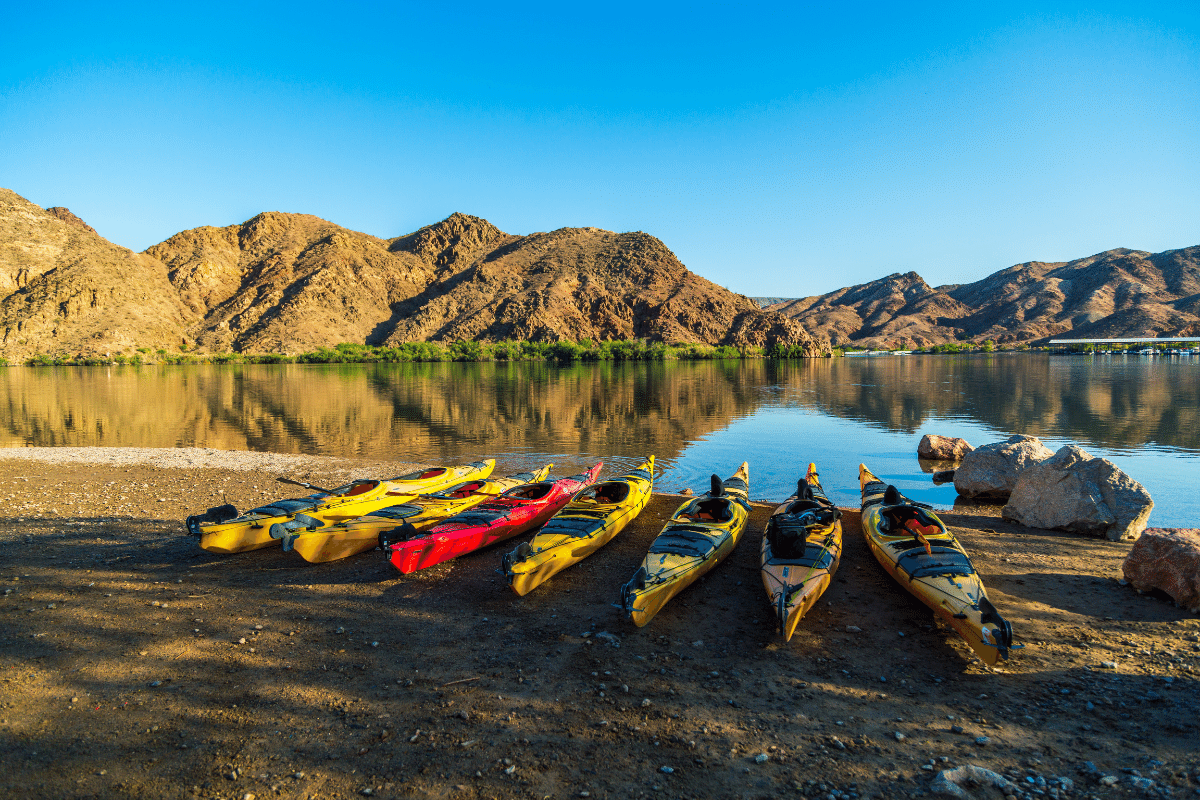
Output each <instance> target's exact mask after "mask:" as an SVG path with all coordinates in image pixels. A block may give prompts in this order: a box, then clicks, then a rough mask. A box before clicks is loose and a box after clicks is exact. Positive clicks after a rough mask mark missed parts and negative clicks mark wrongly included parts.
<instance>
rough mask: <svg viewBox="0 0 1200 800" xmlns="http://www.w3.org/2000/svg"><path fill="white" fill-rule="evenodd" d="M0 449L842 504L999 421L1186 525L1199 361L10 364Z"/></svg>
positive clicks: (991, 430) (919, 488) (913, 490)
mask: <svg viewBox="0 0 1200 800" xmlns="http://www.w3.org/2000/svg"><path fill="white" fill-rule="evenodd" d="M0 403H4V404H5V405H6V406H7V414H5V422H6V424H5V426H4V429H3V434H2V437H0V445H3V446H8V447H20V446H25V445H41V446H63V445H102V446H135V447H175V446H194V447H212V448H218V449H227V450H260V451H274V452H285V453H310V454H322V455H338V456H350V457H363V458H371V459H395V460H400V461H422V462H451V461H453V462H459V461H462V460H469V459H473V458H477V457H480V456H495V457H496V458H497V459H499V461H500V464H499V465H498V470H504V471H512V470H515V469H523V468H526V467H529V466H532V465H534V464H535V463H537V462H540V463H545V461H546V460H552V461H555V462H556V464H557V467H556V470H555V471H556V472H557V473H560V474H566V473H567V472H570V471H576V470H578V469H580V468H582V467H584V466H587V465H590V464H592V463H595V461H597V460H600V459H603V460H605V461H606V462H607V467H608V468H606V470H605V472H606V474H615V473H616V472H618V471H620V470H623V469H625V468H627V467H628V466H630V465H632V464H634V463H636V461H637V460H639V459H640V458H641V457H642V456H644V455H646V454H649V453H654V454H655V455H656V456H657V457H658V463H659V464H660V465H661V466H662V467H663V468H664V469H665V470H666V474H665V476H664V478H663V479H661V480H660V481H659V484H658V485H659V486H660V487H661V488H663V489H666V490H672V489H678V488H682V487H684V486H691V487H693V488H695V489H701V488H702V487H703V486H705V485H706V483H707V478H708V475H709V474H710V473H713V472H716V473H719V474H721V475H726V474H728V473H730V472H732V471H733V469H734V468H736V466H737V464H738V463H740V462H741V461H742V460H749V461H750V465H751V473H750V474H751V495H752V496H754V497H761V498H770V499H781V498H783V497H784V496H786V495H787V494H788V493H789V492H790V491H791V489H792V488H794V486H795V480H796V478H797V477H798V476H799V475H801V474H803V471H804V466H805V465H807V463H808V462H809V461H816V462H817V464H818V467H819V468H820V470H821V473H822V478H823V481H824V483H825V485H826V487H827V488H828V489H830V493H831V494H832V495H833V496H834V498H835V499H836V500H837V502H839V503H840V504H843V505H857V500H858V498H857V488H858V487H857V472H856V467H857V464H858V462H859V461H865V462H866V463H867V464H868V465H869V466H871V468H872V469H873V470H874V471H875V472H876V473H877V474H880V475H881V476H882V477H884V478H885V479H886V480H890V481H893V482H895V483H897V484H898V485H899V486H900V487H901V489H902V490H904V491H906V492H908V493H910V494H911V495H913V496H914V497H917V498H918V499H922V500H925V501H927V502H934V503H936V504H938V505H940V506H948V505H950V504H951V503H953V501H954V492H953V488H952V487H949V486H943V487H933V486H932V484H931V483H930V481H929V478H928V476H927V475H925V474H923V473H922V472H921V469H920V466H919V465H918V464H917V460H916V444H917V440H918V439H919V437H920V435H921V434H924V433H930V432H933V433H942V434H945V435H961V436H964V437H965V438H967V439H968V441H970V442H971V443H972V444H974V445H977V446H978V445H980V444H985V443H987V442H990V441H996V440H998V439H1001V438H1004V437H1006V436H1008V435H1011V434H1013V433H1028V434H1032V435H1036V436H1040V437H1042V438H1043V439H1045V440H1046V441H1047V444H1048V445H1049V446H1050V447H1057V446H1059V445H1061V444H1065V443H1068V442H1070V443H1078V444H1080V445H1082V446H1083V447H1085V448H1087V449H1089V450H1090V451H1091V452H1093V454H1095V455H1102V456H1105V457H1108V458H1112V459H1113V460H1114V461H1116V462H1117V463H1118V465H1120V466H1121V467H1122V468H1123V469H1125V470H1126V471H1127V472H1129V473H1130V474H1131V475H1133V476H1134V477H1135V478H1136V479H1138V480H1140V481H1141V482H1142V483H1144V484H1145V485H1146V486H1147V488H1148V489H1150V491H1151V494H1152V495H1154V497H1155V501H1156V509H1155V512H1154V514H1153V516H1152V518H1151V524H1157V525H1168V524H1179V525H1183V524H1193V525H1194V524H1195V523H1194V520H1195V518H1196V516H1197V514H1200V501H1196V500H1192V499H1191V497H1190V495H1191V492H1190V489H1188V488H1187V487H1185V486H1184V476H1185V475H1187V474H1192V475H1200V470H1198V469H1197V467H1200V461H1198V460H1197V459H1198V458H1200V435H1198V433H1197V431H1198V430H1200V358H1196V357H1173V358H1154V359H1151V358H1145V357H1138V356H1116V357H1114V356H1099V357H1082V356H1048V355H1045V354H995V355H990V356H961V357H959V356H902V357H895V356H880V357H872V358H856V359H818V360H810V361H792V362H775V361H716V362H666V363H629V364H614V363H601V364H574V365H566V366H559V365H555V364H546V363H540V362H539V363H518V364H508V363H483V364H363V365H358V364H347V365H255V366H179V367H58V368H29V367H11V368H8V369H5V370H2V371H0Z"/></svg>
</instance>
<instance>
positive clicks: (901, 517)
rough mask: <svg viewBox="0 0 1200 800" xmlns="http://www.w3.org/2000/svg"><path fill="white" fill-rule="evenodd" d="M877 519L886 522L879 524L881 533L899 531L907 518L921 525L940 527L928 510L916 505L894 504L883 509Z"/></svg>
mask: <svg viewBox="0 0 1200 800" xmlns="http://www.w3.org/2000/svg"><path fill="white" fill-rule="evenodd" d="M879 519H880V521H881V522H884V523H886V527H885V526H884V525H880V530H881V531H882V532H883V533H899V532H901V531H903V530H904V524H905V523H906V522H908V521H909V520H915V521H916V522H917V523H918V524H919V525H921V526H922V527H928V526H933V527H935V528H938V529H939V530H940V529H941V527H942V526H941V525H939V524H938V522H937V520H935V519H934V518H933V517H932V516H931V515H930V514H929V512H928V511H926V510H925V509H923V508H917V507H916V506H895V507H893V508H888V509H885V510H884V511H883V512H882V513H881V514H880V515H879Z"/></svg>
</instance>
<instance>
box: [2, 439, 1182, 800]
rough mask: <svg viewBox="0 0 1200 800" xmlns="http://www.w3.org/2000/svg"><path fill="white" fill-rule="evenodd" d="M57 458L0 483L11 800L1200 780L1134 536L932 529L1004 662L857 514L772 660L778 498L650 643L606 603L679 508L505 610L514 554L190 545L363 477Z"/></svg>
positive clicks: (5, 468) (967, 526)
mask: <svg viewBox="0 0 1200 800" xmlns="http://www.w3.org/2000/svg"><path fill="white" fill-rule="evenodd" d="M82 452H84V453H85V455H86V454H87V452H88V451H82ZM25 455H27V454H25ZM53 455H54V457H55V458H56V459H58V460H56V461H53V462H51V461H47V460H45V459H35V458H24V459H21V460H13V459H9V460H6V461H4V463H3V465H2V469H0V476H2V477H0V502H3V503H4V510H3V512H2V513H3V520H2V524H0V588H2V589H3V591H4V596H3V600H2V602H0V620H3V625H2V626H0V678H2V682H0V700H2V707H0V734H2V735H0V762H2V763H3V764H4V765H5V770H4V771H3V774H0V795H2V796H5V797H35V796H36V797H138V798H176V797H179V798H191V797H204V798H231V797H236V798H244V797H245V796H246V795H247V794H253V795H255V796H256V797H257V798H259V799H260V800H261V798H267V797H286V798H310V797H311V798H327V797H328V798H337V797H343V798H348V797H351V796H363V793H364V792H367V791H369V792H370V793H372V794H373V795H374V796H377V797H398V798H399V797H404V798H407V797H414V798H539V799H540V798H546V797H552V798H565V797H581V796H587V797H593V798H626V797H642V796H647V797H671V798H678V797H688V798H725V797H755V798H757V797H764V798H766V797H796V798H799V797H807V798H815V797H818V796H820V797H829V796H830V795H831V793H834V792H837V793H839V794H838V795H837V796H839V797H847V798H853V797H859V796H861V797H875V796H878V797H897V796H913V795H917V796H919V795H921V794H923V793H925V792H926V787H927V786H928V784H929V781H930V780H931V778H932V777H933V775H934V774H936V771H937V770H940V769H943V768H945V767H947V766H954V765H960V764H968V763H969V764H978V765H981V766H984V767H987V768H988V769H992V770H995V771H997V772H1001V773H1008V774H1010V775H1011V776H1012V777H1014V778H1020V779H1021V780H1023V779H1024V777H1025V776H1026V775H1029V776H1032V777H1033V778H1034V780H1035V783H1033V784H1026V785H1027V786H1028V787H1029V791H1031V792H1032V791H1033V790H1035V789H1038V790H1040V791H1042V792H1044V793H1045V794H1046V796H1051V795H1052V793H1051V788H1054V789H1055V791H1058V792H1059V796H1071V797H1089V796H1098V797H1117V796H1142V795H1144V794H1146V791H1145V790H1142V789H1136V788H1134V785H1133V783H1132V782H1133V781H1134V779H1136V778H1137V777H1139V776H1138V775H1136V774H1133V773H1131V772H1128V771H1126V770H1136V771H1137V772H1138V773H1140V776H1141V777H1143V778H1145V779H1146V780H1151V781H1154V782H1155V789H1152V790H1149V791H1150V792H1151V793H1153V792H1156V791H1158V788H1159V787H1164V786H1165V787H1171V789H1172V791H1173V792H1174V794H1173V796H1175V797H1181V796H1184V795H1190V794H1192V793H1193V792H1195V788H1194V787H1195V786H1196V785H1197V784H1200V776H1197V769H1200V758H1198V756H1197V753H1196V741H1197V711H1198V710H1200V703H1198V693H1197V689H1198V688H1200V687H1198V686H1197V681H1196V675H1195V673H1194V672H1193V669H1194V668H1195V667H1196V666H1198V661H1200V643H1198V639H1200V620H1198V619H1197V618H1196V617H1195V616H1194V615H1190V614H1188V613H1187V612H1184V611H1182V610H1180V609H1178V608H1176V607H1174V606H1173V605H1172V604H1170V603H1169V602H1166V601H1164V600H1162V599H1161V598H1156V597H1151V596H1139V595H1137V594H1136V593H1135V592H1133V590H1131V589H1129V588H1127V587H1122V586H1120V585H1118V583H1117V581H1118V579H1119V578H1120V563H1121V560H1122V559H1123V558H1124V556H1125V553H1126V552H1127V550H1128V545H1122V544H1116V543H1110V542H1105V541H1097V540H1091V539H1084V538H1080V537H1074V536H1069V535H1065V534H1058V533H1052V532H1046V531H1033V530H1029V529H1024V528H1019V527H1017V526H1012V525H1008V524H1006V523H1004V522H1002V521H1001V520H1000V519H999V518H998V517H997V516H995V513H994V510H992V511H989V510H988V509H974V510H972V511H971V514H969V515H968V514H958V513H947V514H945V515H944V518H945V520H946V522H947V523H948V524H949V525H951V526H952V527H953V528H954V530H955V532H956V533H957V534H958V535H959V536H960V537H961V538H962V540H963V542H964V544H965V545H966V546H967V548H968V549H969V551H970V552H971V553H972V554H973V556H974V559H975V563H976V566H977V567H978V568H979V570H980V572H981V573H982V574H983V576H984V578H985V581H986V583H987V586H988V589H989V592H990V595H991V597H992V599H993V601H994V602H995V604H996V605H997V607H998V608H999V609H1000V611H1001V612H1002V613H1003V614H1005V615H1006V616H1007V617H1008V618H1009V620H1010V621H1011V622H1012V624H1013V628H1014V631H1015V633H1016V636H1017V638H1018V640H1019V641H1021V642H1023V643H1025V644H1026V645H1027V647H1026V649H1024V650H1022V651H1020V652H1019V654H1018V655H1017V656H1016V657H1015V658H1014V659H1012V660H1011V661H1009V662H1008V663H1007V664H1005V665H1004V667H1003V668H1002V669H1000V670H996V671H989V670H986V669H984V668H982V667H981V665H979V664H978V663H977V662H975V663H973V662H972V658H971V655H970V652H969V650H968V649H967V648H966V647H965V645H963V644H961V643H960V642H959V641H958V640H957V638H955V637H954V636H953V635H952V634H951V633H950V632H949V631H948V630H946V629H943V628H941V627H939V626H937V625H934V623H933V620H932V617H931V615H930V613H929V612H928V611H927V610H926V609H925V608H924V607H923V606H921V605H920V604H918V603H917V602H916V601H915V600H912V599H911V598H910V597H909V596H908V595H907V594H905V593H904V592H902V591H901V590H900V589H899V588H898V587H897V586H895V585H894V584H893V583H892V582H891V580H890V579H889V578H887V576H886V575H885V574H884V573H883V571H882V570H881V569H880V568H879V567H878V566H877V565H876V564H875V562H874V561H873V559H872V558H871V557H870V554H869V552H868V551H867V549H866V547H865V545H864V544H863V541H862V537H861V535H859V533H858V517H857V513H856V512H849V513H847V515H846V518H845V525H846V531H847V536H846V549H845V555H844V558H843V562H842V569H841V571H840V572H839V574H838V577H837V579H836V581H835V583H834V585H833V587H832V588H831V589H830V591H829V592H828V593H827V594H826V596H825V598H824V599H823V600H822V602H821V604H820V606H819V607H818V610H817V612H816V613H815V614H813V615H812V616H811V617H810V618H808V619H806V620H805V621H803V622H802V623H801V626H800V629H799V631H798V632H797V634H796V636H795V637H794V638H793V640H792V642H791V643H790V644H786V645H785V644H783V643H782V642H781V641H780V640H779V639H778V637H777V636H776V635H775V632H774V630H773V628H772V626H771V624H770V612H769V609H768V608H767V606H766V601H765V594H764V592H763V590H762V586H761V583H760V581H759V578H758V567H757V558H758V541H759V533H758V531H759V530H761V527H760V526H761V523H762V522H763V520H764V519H765V517H766V515H767V514H768V513H769V510H770V509H769V507H768V506H766V505H760V506H758V507H757V509H756V512H755V517H754V519H753V521H752V524H753V525H755V527H754V528H753V529H752V530H751V531H750V533H749V534H748V536H747V538H746V539H745V540H744V541H743V543H742V545H741V547H740V548H739V549H738V550H737V551H736V552H735V553H734V555H733V556H732V557H731V558H730V559H729V561H727V562H726V563H725V564H723V565H721V566H720V567H719V568H718V569H716V570H714V571H713V573H711V574H710V576H709V577H708V578H707V579H705V580H704V581H702V582H701V583H699V584H698V585H696V586H694V587H692V588H691V589H689V590H688V591H687V592H686V593H685V594H683V595H681V596H680V597H679V598H677V599H676V600H675V601H673V602H672V603H671V604H670V605H668V606H667V608H666V609H664V611H663V612H662V613H660V614H659V615H658V617H656V618H655V619H654V620H653V621H652V622H651V624H650V625H649V626H647V627H646V628H643V629H637V628H634V627H633V626H632V625H631V624H630V623H629V622H628V621H627V620H626V619H624V618H622V616H621V614H620V612H619V611H618V610H617V609H615V608H613V607H612V606H611V605H610V604H611V603H612V602H613V601H614V600H615V599H616V597H617V591H618V589H619V587H620V585H621V584H622V583H623V582H624V581H625V580H627V579H628V578H629V576H630V575H631V574H632V573H633V571H634V569H635V568H636V567H637V565H638V563H639V562H640V560H641V557H642V556H643V555H644V553H645V549H646V546H647V544H648V543H649V541H650V539H651V538H653V536H654V534H655V533H656V532H657V531H658V530H659V528H660V527H661V525H662V524H663V521H664V520H665V519H666V517H667V516H668V515H669V514H670V512H671V511H672V510H673V509H674V507H675V505H676V504H677V502H678V500H679V498H677V497H672V496H658V497H656V498H655V500H654V502H653V503H652V505H651V506H650V507H648V508H647V509H646V511H645V512H643V514H642V516H641V517H640V518H639V520H638V521H637V523H636V524H635V526H634V527H632V528H630V529H629V530H627V531H626V532H625V533H623V534H622V535H621V536H620V537H619V538H618V539H617V540H616V541H614V542H613V543H612V544H611V545H609V546H608V547H607V548H605V550H603V551H601V552H600V553H599V554H597V555H595V556H593V557H592V558H590V559H588V560H587V561H585V562H583V563H582V564H580V565H579V566H577V567H574V568H572V569H571V570H568V571H567V572H565V573H563V574H561V575H560V576H558V577H556V578H555V579H554V580H552V581H551V582H549V583H548V584H546V585H544V586H542V587H541V588H539V589H537V590H536V591H535V592H533V593H532V594H530V595H529V596H528V597H525V598H517V597H516V596H515V595H514V594H512V592H511V591H510V590H509V589H508V588H507V587H506V585H505V584H504V582H503V580H502V579H501V578H500V576H499V575H497V574H496V567H497V566H498V564H499V560H500V556H501V553H502V552H503V550H504V549H506V548H507V547H510V546H513V545H515V542H513V543H511V544H509V545H502V546H501V548H493V549H491V550H487V551H484V552H481V553H476V554H474V555H472V556H469V557H466V558H462V559H459V560H457V561H455V562H452V563H450V564H448V565H443V566H441V567H438V568H435V569H432V570H428V571H426V572H424V573H418V574H415V575H412V576H408V577H402V576H400V575H399V574H398V573H396V572H394V571H393V570H392V569H391V568H390V567H389V566H388V565H387V564H385V563H384V562H383V560H382V558H381V557H380V556H379V554H378V553H367V554H364V555H362V556H360V557H357V558H353V559H350V560H347V561H344V562H335V563H331V564H325V565H309V564H306V563H304V562H302V561H300V560H299V558H296V557H293V556H294V554H285V553H282V552H279V551H271V550H267V551H258V552H253V553H245V554H242V555H237V556H224V557H218V556H212V555H209V554H207V553H204V552H202V551H200V550H199V549H197V547H196V543H195V540H193V539H190V538H188V537H187V536H185V535H184V531H183V526H182V524H181V520H182V519H183V517H184V516H186V515H187V514H189V513H194V512H196V511H201V510H203V509H204V508H205V507H207V506H209V505H215V504H216V503H218V502H220V500H221V497H222V492H223V493H224V496H225V497H226V498H227V499H228V500H229V501H230V502H233V503H235V504H236V505H237V506H238V507H239V508H247V507H251V506H252V505H255V504H258V503H260V502H261V501H262V500H264V499H267V498H269V497H277V496H281V495H286V494H288V492H286V491H284V492H280V491H279V489H280V486H279V484H276V483H275V482H274V480H273V479H274V477H275V476H276V475H277V474H279V473H278V472H276V471H273V470H278V469H280V468H286V469H287V470H289V472H288V473H287V474H289V475H291V476H293V477H307V478H308V479H309V480H312V481H313V482H318V483H319V482H320V481H321V480H331V481H336V480H338V479H339V478H344V477H346V476H348V475H350V474H359V473H360V472H362V469H363V468H361V467H360V465H358V464H355V463H350V462H342V461H339V460H336V459H316V460H314V459H308V460H304V459H300V460H298V461H294V462H288V463H287V464H286V465H285V464H282V463H280V462H275V461H271V460H269V459H268V460H265V461H263V462H261V463H258V464H251V463H246V461H253V460H254V457H255V454H246V461H242V460H239V457H238V456H229V455H225V456H222V455H220V454H216V455H214V456H212V458H211V460H203V459H201V460H192V461H187V460H186V458H185V457H184V456H180V454H178V453H174V454H172V453H165V454H164V453H162V452H161V451H160V452H159V455H160V456H162V459H171V458H174V459H180V458H184V462H186V463H182V462H181V463H178V465H173V463H174V462H169V461H164V460H161V459H160V460H159V461H158V462H156V463H148V462H149V461H153V458H150V456H153V455H154V454H153V453H150V454H149V455H148V456H147V458H138V459H128V458H127V459H123V460H121V459H118V460H117V461H105V460H104V459H103V458H99V457H98V454H97V453H96V452H91V453H90V455H91V456H97V457H92V458H85V457H84V456H80V457H78V458H66V457H65V456H66V455H67V451H66V450H65V449H64V450H63V451H61V452H56V453H55V454H53ZM118 455H119V454H118ZM125 455H128V454H125ZM288 458H298V457H288ZM85 460H86V462H87V463H84V461H85ZM235 461H237V463H234V462H235ZM222 465H224V466H222ZM392 466H394V465H372V468H374V469H379V470H381V471H389V469H390V468H391V467H392ZM395 466H397V467H398V468H397V469H396V470H395V471H396V472H399V471H402V469H401V468H399V466H398V465H395ZM502 466H503V465H502ZM240 467H246V468H244V469H243V468H240ZM827 480H829V477H828V476H827ZM848 626H853V627H854V628H857V629H859V630H860V631H861V632H853V633H852V632H848V631H847V627H848ZM600 632H606V633H609V634H612V635H613V636H615V639H614V638H612V637H607V636H605V637H600V636H597V635H596V634H598V633H600ZM1109 664H1115V668H1111V667H1110V666H1107V665H1109ZM897 734H900V736H902V737H903V738H900V737H899V736H897ZM764 755H765V758H764V757H763V756H764ZM931 760H932V761H933V764H932V765H931V766H932V769H926V768H925V766H926V765H930V762H931ZM1085 762H1093V763H1094V765H1095V767H1096V768H1097V769H1098V770H1099V773H1098V774H1096V773H1092V772H1091V771H1090V768H1089V767H1088V766H1087V765H1086V764H1085ZM664 768H666V769H664ZM668 770H670V771H668ZM1102 776H1112V777H1115V778H1116V779H1117V780H1116V783H1115V785H1113V786H1107V785H1105V784H1103V783H1101V782H1100V781H1099V778H1100V777H1102ZM1056 777H1064V778H1068V779H1070V780H1071V781H1072V787H1071V790H1070V791H1069V792H1068V791H1059V787H1062V786H1064V785H1065V784H1062V783H1057V784H1054V783H1053V779H1054V778H1056ZM1038 778H1041V779H1044V781H1045V782H1047V784H1046V786H1045V788H1042V787H1039V785H1038V784H1037V783H1036V780H1037V779H1038ZM1031 796H1035V795H1031Z"/></svg>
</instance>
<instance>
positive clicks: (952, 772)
mask: <svg viewBox="0 0 1200 800" xmlns="http://www.w3.org/2000/svg"><path fill="white" fill-rule="evenodd" d="M964 785H965V786H969V787H975V786H989V787H993V788H996V789H999V790H1000V791H1002V792H1004V794H1005V795H1012V794H1016V793H1017V792H1018V790H1019V788H1020V787H1018V786H1017V785H1016V784H1015V783H1013V782H1011V781H1009V780H1008V779H1007V778H1005V777H1004V776H1003V775H999V774H997V773H995V772H992V771H991V770H990V769H984V768H983V767H977V766H975V765H974V764H965V765H963V766H961V767H955V768H954V769H944V770H942V771H941V772H939V773H938V774H937V776H936V777H934V779H933V781H932V782H931V783H930V784H929V792H930V794H940V795H942V796H944V797H957V798H962V800H970V798H971V795H970V794H969V793H968V792H967V790H966V789H964V788H962V787H963V786H964Z"/></svg>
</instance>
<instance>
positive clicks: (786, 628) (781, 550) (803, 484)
mask: <svg viewBox="0 0 1200 800" xmlns="http://www.w3.org/2000/svg"><path fill="white" fill-rule="evenodd" d="M841 556H842V512H840V511H838V510H837V509H836V508H834V506H833V503H831V502H830V501H829V498H827V497H826V496H825V492H824V491H823V490H822V489H821V478H820V476H819V475H817V465H816V464H809V465H808V473H807V474H806V475H805V476H804V478H803V479H802V480H800V481H798V482H797V486H796V494H794V495H792V496H791V497H789V498H788V499H787V500H785V501H784V502H783V504H782V505H780V506H779V508H777V509H775V512H774V513H773V514H771V518H770V519H769V520H768V521H767V527H766V529H765V530H764V531H763V538H762V579H763V586H764V587H766V590H767V595H768V596H769V597H770V598H771V607H772V608H773V609H774V610H775V614H776V616H777V617H778V621H779V632H780V633H781V634H783V638H784V640H785V641H790V640H791V638H792V634H793V633H795V632H796V625H797V624H798V623H799V622H800V618H801V617H803V616H804V615H805V614H806V613H808V610H809V609H810V608H812V607H813V606H814V605H815V604H816V602H817V598H819V597H820V596H821V595H822V594H823V593H824V592H825V590H826V589H828V588H829V584H830V583H831V582H832V581H833V574H834V573H835V572H837V568H838V562H839V561H840V560H841Z"/></svg>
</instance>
